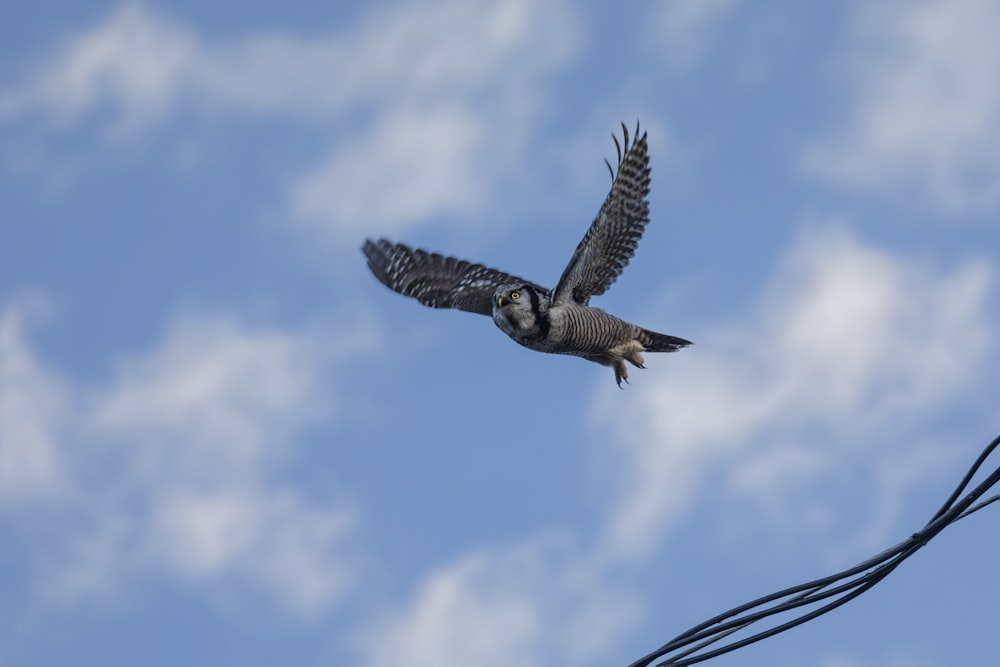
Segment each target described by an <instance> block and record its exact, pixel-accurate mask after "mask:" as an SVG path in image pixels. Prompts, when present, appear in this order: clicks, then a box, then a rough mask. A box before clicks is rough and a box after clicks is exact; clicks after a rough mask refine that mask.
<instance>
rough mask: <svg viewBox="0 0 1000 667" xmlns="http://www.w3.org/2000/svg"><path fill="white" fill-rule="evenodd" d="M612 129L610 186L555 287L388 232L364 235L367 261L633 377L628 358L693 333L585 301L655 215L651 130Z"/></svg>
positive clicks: (423, 299)
mask: <svg viewBox="0 0 1000 667" xmlns="http://www.w3.org/2000/svg"><path fill="white" fill-rule="evenodd" d="M622 134H623V137H624V141H623V142H622V143H619V142H618V138H617V137H615V136H613V135H612V138H613V139H614V142H615V148H616V150H617V153H618V165H617V172H616V170H613V169H612V167H611V163H610V162H608V161H607V160H605V164H607V166H608V171H610V172H611V177H612V183H611V192H609V193H608V196H607V198H606V199H605V200H604V204H603V205H602V206H601V210H600V211H599V212H598V214H597V218H596V219H595V220H594V222H593V223H591V225H590V229H588V230H587V233H586V234H584V236H583V240H582V241H580V244H579V245H578V246H577V247H576V251H575V252H574V253H573V257H572V258H570V260H569V264H567V265H566V268H565V269H564V270H563V273H562V277H560V278H559V282H558V283H557V284H556V288H555V289H554V290H549V289H546V288H544V287H541V286H539V285H537V284H535V283H533V282H530V281H527V280H524V279H523V278H518V277H517V276H512V275H510V274H509V273H504V272H503V271H498V270H497V269H493V268H490V267H488V266H483V265H482V264H473V263H471V262H467V261H465V260H461V259H457V258H455V257H446V256H444V255H440V254H438V253H431V252H427V251H426V250H420V249H413V248H410V247H409V246H406V245H403V244H401V243H392V242H391V241H389V240H387V239H384V238H383V239H379V240H378V241H372V240H370V239H367V240H365V243H364V246H363V247H362V251H363V252H364V254H365V256H366V257H367V258H368V268H370V269H371V271H372V273H374V274H375V277H376V278H378V279H379V280H380V281H382V282H383V283H384V284H385V285H386V286H387V287H389V288H390V289H392V290H395V291H396V292H399V293H400V294H403V295H404V296H411V297H413V298H415V299H416V300H417V301H419V302H420V303H422V304H424V305H425V306H430V307H432V308H458V309H459V310H465V311H469V312H472V313H480V314H482V315H491V316H492V317H493V322H494V323H495V324H496V325H497V326H498V327H499V328H500V329H501V330H502V331H503V332H504V333H506V334H507V335H508V336H510V337H511V338H513V339H514V340H515V341H516V342H518V343H520V344H521V345H523V346H524V347H527V348H529V349H532V350H537V351H539V352H550V353H554V354H571V355H574V356H577V357H583V358H584V359H587V360H589V361H594V362H596V363H599V364H602V365H604V366H610V367H611V368H612V369H613V370H614V372H615V382H617V383H618V386H619V387H621V383H622V380H625V381H626V382H628V370H627V369H626V367H625V362H626V361H627V362H629V363H630V364H632V365H633V366H636V367H637V368H644V366H643V358H642V353H643V352H674V351H676V350H679V349H680V348H682V347H685V346H687V345H690V344H691V342H690V341H687V340H684V339H683V338H678V337H676V336H668V335H666V334H661V333H657V332H655V331H650V330H649V329H643V328H642V327H640V326H636V325H635V324H631V323H629V322H625V321H624V320H621V319H618V318H617V317H615V316H614V315H609V314H608V313H606V312H604V311H603V310H601V309H600V308H594V307H592V306H590V305H589V302H590V298H591V297H593V296H599V295H601V294H604V292H606V291H607V289H608V288H609V287H611V284H612V283H613V282H614V281H615V279H616V278H618V276H619V275H620V274H621V272H622V270H623V269H624V268H625V266H626V265H627V264H628V261H629V260H630V259H631V258H632V255H633V254H635V249H636V246H637V245H638V243H639V239H640V238H641V237H642V232H643V230H644V229H645V227H646V223H647V222H649V202H648V201H647V200H646V198H647V196H648V195H649V181H650V178H649V154H648V146H647V144H646V133H645V132H643V133H642V134H640V133H639V126H638V124H637V125H636V129H635V139H634V141H633V142H632V143H631V144H630V143H629V132H628V128H626V127H625V124H624V123H623V124H622Z"/></svg>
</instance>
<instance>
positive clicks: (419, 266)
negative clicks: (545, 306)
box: [361, 239, 546, 315]
mask: <svg viewBox="0 0 1000 667" xmlns="http://www.w3.org/2000/svg"><path fill="white" fill-rule="evenodd" d="M361 249H362V251H363V252H364V253H365V256H366V257H367V258H368V268H369V269H371V271H372V273H374V274H375V277H376V278H378V279H379V280H381V281H382V283H383V284H384V285H385V286H386V287H388V288H389V289H391V290H394V291H396V292H399V293H400V294H402V295H404V296H412V297H413V298H414V299H416V300H417V301H419V302H420V303H422V304H424V305H425V306H430V307H431V308H458V309H459V310H466V311H469V312H470V313H479V314H481V315H491V314H492V313H493V293H494V292H495V291H496V289H497V287H500V286H501V285H508V284H510V283H519V282H520V283H527V282H529V281H526V280H524V279H523V278H518V277H517V276H512V275H510V274H509V273H504V272H503V271H498V270H496V269H491V268H490V267H488V266H483V265H482V264H473V263H471V262H467V261H465V260H462V259H457V258H455V257H445V256H444V255H440V254H438V253H436V252H433V253H432V252H427V251H426V250H419V249H417V250H414V249H413V248H410V247H408V246H405V245H403V244H402V243H392V242H391V241H389V240H387V239H379V240H378V241H372V240H370V239H366V240H365V244H364V246H362V248H361ZM531 284H534V283H531ZM536 287H537V286H536ZM537 288H538V289H539V290H540V291H542V292H544V291H546V290H545V289H544V288H542V287H537Z"/></svg>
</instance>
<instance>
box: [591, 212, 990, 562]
mask: <svg viewBox="0 0 1000 667" xmlns="http://www.w3.org/2000/svg"><path fill="white" fill-rule="evenodd" d="M992 280H993V277H992V275H991V272H990V270H989V268H988V266H987V265H986V264H985V263H982V262H975V261H970V262H968V263H966V264H964V265H963V266H961V267H959V268H958V269H956V270H954V271H952V272H943V271H936V270H934V269H931V268H929V267H926V266H924V265H922V264H921V263H919V262H916V261H912V260H905V259H898V258H895V257H893V256H891V255H889V254H887V253H885V252H883V251H880V250H878V249H876V248H873V247H870V246H867V245H865V244H863V243H862V242H860V241H858V240H857V239H856V238H854V237H852V236H851V235H850V234H849V233H847V232H846V231H844V230H843V229H841V228H839V227H837V226H830V227H826V228H824V229H822V230H821V231H816V232H813V233H810V234H807V235H805V236H804V237H803V239H802V241H801V242H800V243H799V244H798V245H797V246H796V247H795V248H793V249H792V250H791V252H790V253H789V254H788V256H787V257H786V259H785V260H784V262H783V265H782V266H781V267H780V268H779V270H778V271H777V273H776V274H775V276H774V277H773V278H772V279H771V281H770V286H769V287H767V288H766V290H765V291H764V295H763V297H762V299H761V301H760V303H759V305H758V307H757V311H756V313H755V314H754V315H753V317H752V318H751V319H750V320H749V321H748V322H747V323H745V324H738V325H733V326H731V327H728V328H723V329H721V330H719V331H716V332H714V333H712V334H711V335H710V336H708V337H707V338H706V340H704V341H701V340H700V339H699V343H702V344H701V345H699V346H698V347H696V348H693V349H692V351H691V352H690V353H688V352H685V354H682V355H678V356H677V357H676V358H674V359H671V360H670V362H671V363H670V366H671V368H670V373H669V374H664V375H663V376H662V378H661V379H660V380H659V382H658V384H657V385H656V386H653V387H651V388H648V390H647V391H644V392H643V393H642V394H641V395H636V396H634V397H633V399H634V400H632V401H630V402H629V403H628V404H627V405H625V406H624V407H622V408H621V410H624V414H622V413H621V412H620V411H617V410H616V414H615V415H614V423H616V424H622V425H627V426H622V428H621V433H620V436H619V439H620V442H621V444H622V446H623V447H624V449H625V451H626V452H627V454H628V456H629V457H630V459H631V473H630V477H629V479H628V481H627V482H626V483H625V484H624V485H623V487H622V488H623V489H627V490H628V491H627V492H626V493H624V495H623V498H622V501H621V504H620V505H619V506H618V508H617V510H616V512H615V513H614V517H613V520H612V524H611V531H610V534H609V538H608V539H609V542H610V544H611V548H612V549H613V550H615V551H617V552H619V553H623V554H644V553H647V552H648V550H649V549H651V548H652V547H653V546H654V545H655V544H656V543H657V541H658V538H659V536H660V535H662V533H663V532H664V530H665V529H666V528H667V526H669V525H670V523H671V522H672V521H673V520H675V519H676V518H677V517H679V516H680V515H681V514H682V513H683V512H684V511H685V510H686V509H687V508H688V507H690V505H691V503H692V502H693V501H694V500H695V499H696V498H697V497H698V494H699V490H700V488H701V485H702V483H703V481H704V480H705V479H706V476H707V475H708V474H709V472H710V471H713V470H714V471H716V472H718V471H720V470H721V466H722V465H723V464H725V467H726V469H728V470H731V471H734V472H732V473H731V477H730V479H729V480H728V485H727V486H728V488H729V490H730V492H735V493H737V494H746V495H748V496H749V497H751V498H754V499H756V500H758V501H760V502H762V503H765V504H768V503H769V502H770V501H771V500H772V499H773V498H774V495H773V494H774V493H780V492H779V491H776V489H781V488H785V489H787V490H788V491H787V492H790V491H791V488H790V487H789V486H788V481H789V480H792V479H798V480H803V479H812V480H817V479H822V478H823V477H824V476H828V475H835V474H840V473H838V471H841V472H843V471H845V470H847V469H848V468H849V466H850V462H851V460H852V457H851V456H850V455H849V451H848V450H846V449H844V448H845V447H849V443H851V442H854V441H856V440H857V439H860V438H864V439H874V440H875V441H876V442H877V443H881V445H880V447H881V450H875V451H868V452H867V455H868V456H869V457H876V458H877V459H878V460H880V461H883V462H885V465H886V466H888V467H887V468H886V469H885V470H884V472H885V473H886V474H884V475H882V474H880V475H878V479H876V480H875V481H874V482H873V483H874V484H875V485H876V486H879V487H880V488H883V489H885V488H890V487H891V488H892V489H895V490H896V491H899V490H900V489H902V488H903V487H905V485H906V484H907V483H912V481H913V479H915V478H916V479H919V478H920V477H921V476H922V475H926V474H929V473H930V472H931V471H932V470H933V469H934V466H935V464H936V463H937V462H938V459H936V458H935V454H934V451H929V452H924V453H923V454H920V452H911V455H910V457H909V460H910V461H911V462H921V461H922V462H923V464H924V465H923V467H922V468H921V469H920V470H918V471H912V470H911V471H910V472H909V473H907V474H905V475H903V477H900V476H899V475H896V474H895V473H893V474H890V473H892V470H894V471H895V472H899V473H902V469H901V468H899V466H898V465H895V464H892V463H890V462H889V461H890V459H891V457H892V455H893V453H894V449H893V448H894V443H899V442H900V437H901V435H902V434H900V433H896V434H895V435H894V436H893V437H888V438H872V436H873V435H875V434H878V433H883V432H884V431H883V430H884V429H889V430H896V431H898V422H899V420H900V419H901V418H902V417H903V416H906V415H910V416H912V415H915V414H923V413H926V412H928V411H932V410H933V409H934V408H935V407H937V406H942V405H948V401H949V399H951V398H952V397H954V396H955V395H956V394H957V393H958V392H960V391H961V390H963V389H965V388H968V387H970V386H972V385H973V384H974V383H975V382H976V378H977V377H979V369H980V368H981V364H982V363H983V360H984V359H985V358H986V355H987V354H988V351H989V349H990V341H991V339H992V333H991V332H992V331H993V330H994V327H995V323H994V322H993V321H992V319H991V318H990V316H989V314H988V309H987V305H986V302H987V295H988V292H989V289H990V286H991V284H992ZM648 382H649V378H646V382H645V383H644V384H648ZM609 404H614V405H618V402H615V401H610V400H608V401H602V405H609ZM608 418H609V419H610V418H611V417H610V415H609V416H608ZM821 434H825V435H821ZM831 435H834V436H835V437H830V436H831ZM816 443H822V444H821V445H817V444H816ZM836 443H840V446H839V447H838V446H837V444H836ZM918 449H919V448H918ZM938 458H939V457H938ZM889 468H892V470H889ZM783 481H784V484H782V482H783ZM881 501H882V502H880V503H879V505H880V507H894V506H895V505H894V503H893V502H892V500H891V498H882V499H881ZM782 505H783V507H785V509H786V512H785V515H784V516H785V521H790V520H793V519H792V514H794V513H789V512H788V511H787V510H788V508H789V507H793V506H796V507H800V509H802V513H801V514H800V515H799V519H798V520H802V521H805V522H808V517H807V516H806V515H805V514H806V510H805V509H804V508H802V507H801V506H799V505H795V504H790V503H783V504H782Z"/></svg>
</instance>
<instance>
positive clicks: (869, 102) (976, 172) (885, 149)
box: [805, 0, 1000, 213]
mask: <svg viewBox="0 0 1000 667" xmlns="http://www.w3.org/2000/svg"><path fill="white" fill-rule="evenodd" d="M857 5H858V20H857V26H856V30H855V32H854V34H853V36H852V38H851V40H850V41H849V43H848V49H849V53H848V56H847V57H846V58H845V60H846V63H847V65H846V69H847V71H848V72H849V73H850V76H851V82H850V86H849V93H850V94H849V95H848V96H847V99H849V100H850V102H849V103H848V108H847V111H846V113H845V114H843V115H844V116H846V121H845V123H844V125H843V126H842V127H839V128H836V129H835V130H834V131H833V132H831V133H830V136H829V137H827V138H825V139H823V140H822V141H820V142H818V143H815V144H814V145H812V146H810V147H809V149H808V150H807V151H806V153H805V164H806V166H807V168H808V169H809V171H811V172H812V173H814V174H816V175H818V176H820V177H822V178H824V179H827V180H829V181H832V182H836V183H841V184H844V185H847V186H850V187H856V188H859V189H862V190H868V191H873V192H878V193H885V192H888V193H898V192H902V193H904V194H909V193H911V192H912V193H914V195H916V196H919V197H927V198H929V200H930V202H931V203H933V204H934V205H935V206H937V207H938V208H940V209H942V210H944V211H946V212H950V213H975V212H982V211H991V210H995V209H996V207H997V206H998V205H1000V88H998V87H997V85H996V82H997V81H998V80H1000V42H998V41H997V40H996V34H995V32H996V31H995V30H994V28H995V26H996V25H998V23H1000V5H998V4H997V3H995V2H992V0H922V1H921V2H916V3H914V2H895V1H892V0H887V1H883V2H877V3H857Z"/></svg>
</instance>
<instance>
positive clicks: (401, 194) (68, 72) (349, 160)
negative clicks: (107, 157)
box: [0, 0, 579, 234]
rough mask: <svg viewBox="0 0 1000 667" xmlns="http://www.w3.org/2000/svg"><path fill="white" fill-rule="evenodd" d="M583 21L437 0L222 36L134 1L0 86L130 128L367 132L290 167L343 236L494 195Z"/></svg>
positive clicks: (15, 105) (527, 8)
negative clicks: (342, 25) (320, 31)
mask: <svg viewBox="0 0 1000 667" xmlns="http://www.w3.org/2000/svg"><path fill="white" fill-rule="evenodd" d="M578 33H579V28H578V26H577V21H576V19H575V17H574V14H573V11H572V8H571V7H570V6H569V4H567V3H565V2H562V1H561V0H560V1H559V2H552V3H546V4H545V5H544V6H539V5H537V4H533V3H530V2H527V0H508V1H505V2H499V1H495V0H475V1H474V2H459V1H458V0H433V2H429V3H426V2H425V3H412V2H401V3H399V4H396V5H394V6H388V7H379V8H375V9H372V10H371V11H369V12H368V13H367V14H365V15H364V16H363V17H362V18H361V19H360V20H359V22H358V23H357V24H356V25H354V26H352V27H351V28H350V29H349V30H338V31H337V32H334V33H331V34H329V35H327V36H324V37H318V38H316V37H311V38H300V37H296V36H294V35H289V34H283V33H263V34H256V35H250V36H246V37H242V38H239V39H235V40H230V41H226V42H219V43H217V42H214V41H211V40H208V39H206V38H205V37H204V36H203V35H201V34H199V33H198V32H197V31H196V30H194V29H193V28H191V27H189V26H186V25H184V24H183V23H181V22H179V21H176V20H172V19H170V18H167V17H164V16H163V15H161V14H158V13H156V12H153V11H151V10H149V9H148V8H147V7H146V6H145V5H143V4H139V3H130V4H126V5H124V6H122V7H121V8H120V9H118V10H117V11H116V12H114V13H113V14H112V15H111V16H110V17H109V18H108V19H107V20H106V21H105V22H104V23H102V24H100V25H98V26H96V27H94V28H92V29H91V30H88V31H85V32H84V33H82V34H80V35H78V36H76V37H73V38H71V39H69V40H67V41H66V42H65V43H64V44H62V45H60V46H59V48H58V49H56V51H55V52H54V54H51V55H50V56H49V57H48V58H47V59H46V60H45V61H43V63H42V65H41V66H40V67H39V68H38V69H37V71H35V72H34V73H32V74H31V75H30V76H29V77H28V78H27V79H26V80H25V81H24V82H23V83H21V84H20V85H18V86H15V87H13V88H10V89H8V90H6V91H3V92H0V120H3V119H4V118H11V117H14V116H24V115H29V114H32V115H34V114H37V115H39V116H41V117H45V118H49V119H50V120H52V121H55V122H56V123H57V124H58V125H59V126H62V127H64V128H66V127H72V126H74V125H75V124H77V123H79V122H80V121H81V119H83V118H85V117H88V115H94V116H97V117H98V118H101V117H103V116H104V115H105V114H107V112H108V111H111V112H112V113H113V114H115V118H114V121H113V125H112V129H113V133H114V134H115V135H116V136H118V137H128V136H130V135H132V134H133V133H135V132H138V131H141V130H144V129H149V128H151V127H154V126H155V125H156V124H158V123H163V122H165V121H167V120H169V119H170V118H171V116H172V114H174V112H176V111H178V110H180V109H184V110H187V111H189V112H193V113H194V114H202V115H203V117H208V118H211V117H213V116H217V115H223V116H225V115H230V114H249V115H252V116H270V117H279V118H285V119H292V120H295V121H299V122H301V121H308V122H311V123H313V124H314V125H315V126H316V127H317V128H318V127H320V126H321V124H335V125H336V126H337V127H339V128H341V134H342V136H348V137H353V138H346V139H343V141H344V144H343V145H342V146H338V147H337V148H335V149H334V150H332V151H331V155H330V156H329V157H328V158H327V159H325V160H323V161H321V162H320V164H319V165H318V166H313V167H311V168H306V169H305V173H303V174H300V175H298V176H296V177H294V178H291V179H289V180H290V187H289V206H290V208H291V211H292V214H293V216H295V217H298V218H300V219H303V220H307V221H310V222H313V223H317V224H318V225H319V227H321V228H323V229H326V230H328V231H331V232H333V233H335V234H343V233H345V232H350V233H356V232H357V231H358V229H359V228H360V227H361V226H362V225H373V226H380V227H382V228H384V229H392V228H399V227H403V226H406V225H413V224H417V223H419V222H421V221H424V220H426V219H427V218H429V217H430V216H432V215H435V214H449V213H452V214H453V213H456V212H468V211H469V210H472V209H475V208H478V207H483V206H485V204H486V203H487V202H488V201H489V200H490V197H491V196H492V195H493V194H494V193H493V188H495V187H496V181H497V178H496V175H497V174H498V173H503V172H505V171H506V172H513V171H514V170H515V169H516V168H517V166H518V165H520V164H523V163H524V162H525V151H527V150H528V148H529V147H530V145H531V141H530V138H531V137H532V136H534V133H535V132H537V128H536V127H535V125H537V114H538V112H539V110H540V108H541V107H542V106H543V104H544V101H545V100H546V99H547V97H548V92H547V88H548V87H547V85H546V84H547V81H548V80H549V78H550V77H551V76H552V75H553V74H554V73H555V72H557V71H558V70H559V69H560V68H561V67H562V66H563V65H565V64H566V63H567V62H568V60H569V59H570V58H571V57H572V54H573V52H574V50H575V48H576V44H577V42H578V40H579V34H578ZM359 118H360V119H364V120H363V121H359V120H358V119H359ZM345 133H346V134H345Z"/></svg>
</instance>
